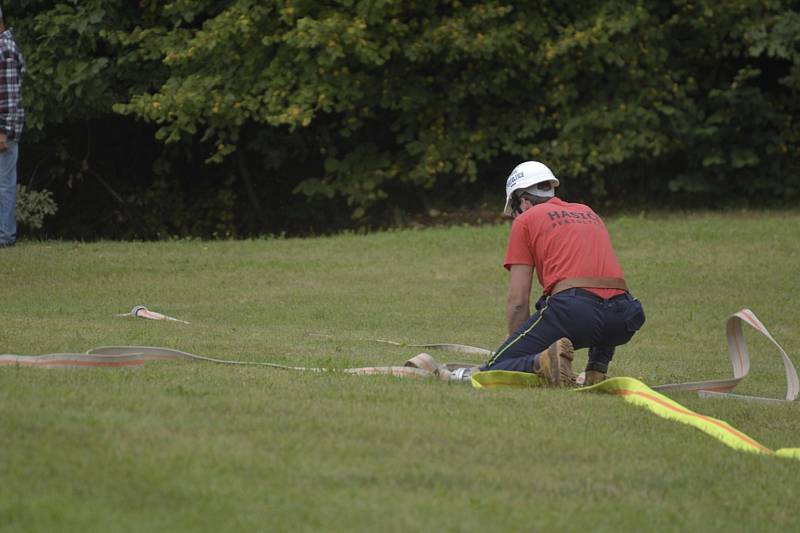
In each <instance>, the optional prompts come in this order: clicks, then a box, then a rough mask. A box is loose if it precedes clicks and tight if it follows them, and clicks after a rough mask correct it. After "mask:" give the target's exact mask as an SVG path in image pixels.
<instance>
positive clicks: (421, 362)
mask: <svg viewBox="0 0 800 533" xmlns="http://www.w3.org/2000/svg"><path fill="white" fill-rule="evenodd" d="M742 324H747V325H749V326H751V327H753V328H754V329H755V330H756V331H758V332H760V333H761V334H763V335H764V336H766V337H767V338H768V339H769V340H770V341H771V342H772V343H773V344H774V345H775V347H776V348H777V349H778V351H779V353H780V354H781V358H782V360H783V366H784V371H785V373H786V395H785V398H765V397H760V396H747V395H739V394H733V393H732V392H731V391H733V390H734V389H735V388H736V386H737V385H738V384H739V383H740V382H741V381H742V380H744V379H745V378H746V377H747V376H748V374H749V373H750V356H749V354H748V350H747V344H746V343H745V340H744V335H743V333H742ZM726 335H727V340H728V351H729V354H730V358H731V364H732V365H733V377H732V378H729V379H716V380H706V381H693V382H685V383H671V384H666V385H658V386H655V387H652V388H651V387H648V386H647V385H645V384H644V383H642V382H641V381H639V380H636V379H633V378H626V377H618V378H611V379H608V380H606V381H604V382H602V383H599V384H596V385H593V386H591V387H584V388H578V389H575V390H576V391H579V392H592V391H593V392H605V393H608V394H613V395H616V396H621V397H623V398H624V399H625V400H626V401H628V402H630V403H633V404H634V405H638V406H641V407H645V408H647V409H649V410H650V411H652V412H653V413H655V414H656V415H658V416H661V417H663V418H667V419H670V420H675V421H678V422H681V423H684V424H688V425H691V426H693V427H696V428H698V429H700V430H701V431H703V432H705V433H707V434H709V435H711V436H713V437H715V438H717V439H718V440H720V441H721V442H723V443H724V444H726V445H728V446H730V447H732V448H734V449H737V450H741V451H751V452H756V453H766V454H774V455H777V456H781V457H793V458H796V459H800V448H785V449H781V450H777V451H773V450H770V449H769V448H767V447H765V446H763V445H761V444H759V443H758V442H756V441H755V440H753V439H751V438H750V437H748V436H747V435H745V434H744V433H742V432H740V431H738V430H736V429H735V428H733V427H732V426H730V425H729V424H727V423H726V422H724V421H721V420H717V419H714V418H711V417H707V416H704V415H701V414H698V413H695V412H694V411H691V410H689V409H687V408H686V407H684V406H682V405H680V404H679V403H677V402H674V401H672V400H670V399H669V398H667V397H666V396H664V395H662V394H660V393H659V392H658V391H660V392H668V391H697V392H698V394H699V395H700V396H703V397H720V398H737V399H747V400H755V401H762V402H792V401H794V400H795V399H796V398H797V396H798V389H799V388H800V387H799V386H798V376H797V371H796V370H795V367H794V365H793V364H792V361H791V359H789V356H788V355H787V354H786V352H785V351H784V349H783V348H782V347H781V346H780V344H778V342H777V341H776V340H775V339H774V338H773V337H772V335H770V333H769V331H767V328H766V327H765V326H764V324H762V323H761V321H760V320H758V318H757V317H756V316H755V314H753V312H752V311H750V310H749V309H742V310H740V311H738V312H737V313H734V314H733V315H731V316H730V317H728V320H727V322H726ZM379 342H384V343H390V344H393V345H397V346H406V347H415V348H426V349H428V350H443V351H450V352H460V353H470V354H478V355H485V356H489V355H491V353H492V352H491V351H489V350H486V349H484V348H477V347H474V346H466V345H462V344H406V345H403V344H400V343H396V342H393V341H385V340H381V341H379ZM159 359H162V360H163V359H188V360H195V361H206V362H212V363H221V364H229V365H257V366H267V367H271V368H279V369H284V370H300V371H311V372H341V373H344V374H357V375H378V374H383V375H393V376H402V377H436V378H438V379H441V380H447V381H450V378H451V373H452V371H453V370H455V369H456V368H462V367H465V366H476V365H473V364H466V363H449V364H439V363H437V362H436V361H435V360H434V358H433V357H432V356H431V355H429V354H427V353H420V354H418V355H416V356H414V357H412V358H411V359H409V360H408V361H406V363H405V365H404V366H378V367H361V368H345V369H327V368H313V367H297V366H287V365H280V364H276V363H269V362H260V361H230V360H226V359H217V358H213V357H206V356H202V355H195V354H191V353H188V352H182V351H180V350H173V349H170V348H158V347H148V346H105V347H101V348H94V349H91V350H89V351H88V352H86V353H83V354H80V353H62V354H46V355H38V356H24V355H10V354H5V355H0V366H30V367H40V368H56V367H84V366H93V367H121V366H137V365H142V364H144V363H145V361H149V360H159ZM471 383H472V385H473V387H475V388H481V389H483V388H493V387H536V386H539V385H540V384H541V382H540V380H539V377H538V376H536V375H535V374H529V373H524V372H508V371H502V370H495V371H485V372H476V373H474V374H472V377H471Z"/></svg>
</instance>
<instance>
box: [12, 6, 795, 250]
mask: <svg viewBox="0 0 800 533" xmlns="http://www.w3.org/2000/svg"><path fill="white" fill-rule="evenodd" d="M6 4H8V5H7V6H4V7H5V12H6V16H7V19H9V22H10V25H11V26H12V27H13V28H14V31H15V33H16V36H17V39H18V41H19V42H20V45H21V46H22V48H23V51H24V52H25V53H26V57H27V60H28V68H29V76H28V79H27V86H26V95H25V97H26V103H27V109H28V111H29V126H28V130H27V132H26V143H25V145H24V146H23V150H22V156H21V157H22V170H23V173H22V182H23V183H25V184H27V185H29V186H30V187H33V188H36V187H45V188H48V189H50V190H53V191H54V192H55V195H56V200H57V202H58V203H59V206H60V210H59V214H58V217H57V218H52V219H50V222H49V228H48V231H50V232H51V233H54V234H58V235H72V236H74V235H80V236H84V237H92V236H99V235H109V236H126V237H130V236H138V237H145V238H153V237H163V236H167V235H187V234H195V235H206V236H207V235H214V234H216V235H229V234H233V235H247V234H257V233H264V232H271V233H280V232H293V233H294V232H307V231H317V232H319V231H329V230H332V229H336V228H342V227H347V226H352V225H354V224H361V225H366V224H385V223H391V222H392V221H397V220H402V217H403V216H405V215H406V214H408V213H414V212H417V211H421V210H423V209H428V208H430V207H439V208H442V207H447V206H452V205H462V204H465V205H470V204H475V203H476V202H478V201H479V199H480V198H481V196H482V195H483V194H487V193H491V194H492V195H493V198H494V199H495V200H496V202H495V203H496V204H497V207H498V211H499V209H500V206H501V205H502V200H503V199H502V193H503V184H504V179H505V176H506V175H507V174H508V172H509V170H510V169H511V168H512V167H513V166H514V165H515V164H516V163H517V162H519V161H521V160H524V159H539V160H542V161H544V162H546V163H548V164H549V165H550V166H551V167H552V168H553V169H554V171H555V172H556V174H557V175H558V176H560V177H561V178H562V182H563V187H562V193H563V196H565V197H568V198H572V199H580V200H587V201H591V202H600V203H602V204H603V205H613V206H618V207H636V208H640V207H642V206H645V207H656V206H665V207H669V206H676V205H681V206H683V205H703V206H710V207H720V206H728V205H787V204H790V203H792V202H796V201H797V199H798V197H800V124H799V123H798V118H799V117H800V11H798V10H797V6H796V3H794V2H791V1H788V0H786V1H782V0H764V1H760V2H756V1H754V0H728V1H725V2H718V1H711V0H671V1H669V2H665V1H662V0H636V1H633V2H628V1H625V2H623V1H619V0H605V1H601V2H598V1H594V0H593V1H586V0H571V1H559V0H552V1H549V2H525V3H522V2H504V1H491V2H470V1H463V2H461V1H452V2H427V1H418V0H407V1H399V0H396V1H392V0H385V1H381V0H373V1H368V0H363V1H358V0H338V1H330V0H329V1H315V0H284V1H270V2H263V1H255V0H226V1H211V0H171V1H164V2H159V1H155V0H140V1H139V2H138V3H135V2H127V1H122V0H82V1H80V2H78V1H62V2H53V1H44V0H19V1H18V2H14V3H13V5H11V4H9V3H6Z"/></svg>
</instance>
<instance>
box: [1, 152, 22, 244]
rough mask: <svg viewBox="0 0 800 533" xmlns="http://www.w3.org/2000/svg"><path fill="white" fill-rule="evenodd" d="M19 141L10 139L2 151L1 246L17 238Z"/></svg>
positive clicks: (12, 242) (11, 242)
mask: <svg viewBox="0 0 800 533" xmlns="http://www.w3.org/2000/svg"><path fill="white" fill-rule="evenodd" d="M18 154H19V143H18V142H16V141H12V140H10V139H9V140H8V150H6V151H5V152H0V246H8V245H11V244H14V242H16V240H17V155H18Z"/></svg>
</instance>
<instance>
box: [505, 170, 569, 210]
mask: <svg viewBox="0 0 800 533" xmlns="http://www.w3.org/2000/svg"><path fill="white" fill-rule="evenodd" d="M546 181H550V182H552V184H553V187H551V188H550V189H549V190H547V191H542V190H537V189H536V187H534V185H537V184H539V183H543V182H546ZM530 187H533V188H531V190H530V191H528V192H530V193H531V194H533V195H535V196H544V197H547V196H553V188H555V187H558V178H556V177H555V176H554V175H553V173H552V172H551V171H550V169H549V168H547V166H546V165H544V164H542V163H539V162H538V161H525V162H524V163H520V164H519V165H517V166H516V167H514V170H512V171H511V175H509V176H508V180H507V181H506V207H505V209H503V214H504V215H506V216H509V217H510V216H514V210H513V209H512V207H511V199H512V197H513V194H514V191H518V190H520V189H528V188H530Z"/></svg>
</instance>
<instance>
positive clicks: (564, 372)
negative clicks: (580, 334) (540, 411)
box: [533, 337, 575, 387]
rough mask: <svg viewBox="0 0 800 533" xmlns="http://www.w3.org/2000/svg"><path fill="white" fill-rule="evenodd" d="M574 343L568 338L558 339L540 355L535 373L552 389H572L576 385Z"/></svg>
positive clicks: (535, 366)
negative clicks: (573, 367)
mask: <svg viewBox="0 0 800 533" xmlns="http://www.w3.org/2000/svg"><path fill="white" fill-rule="evenodd" d="M572 352H573V348H572V341H570V340H569V339H568V338H566V337H562V338H560V339H558V340H557V341H556V342H554V343H553V344H551V345H550V347H549V348H547V349H546V350H545V351H543V352H542V353H540V354H539V357H538V362H539V364H538V368H537V365H534V369H533V371H534V372H535V373H536V374H537V375H539V376H540V377H542V378H544V380H545V383H546V384H547V385H549V386H552V387H572V386H574V385H575V374H574V373H573V372H572V357H573V356H572Z"/></svg>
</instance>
